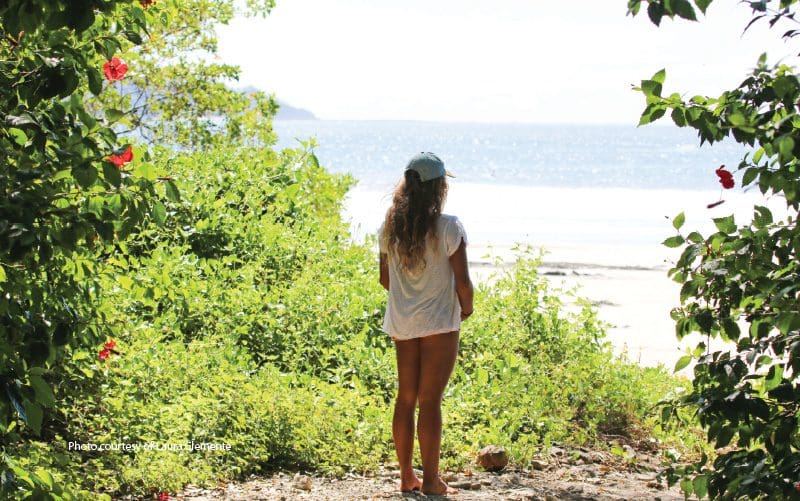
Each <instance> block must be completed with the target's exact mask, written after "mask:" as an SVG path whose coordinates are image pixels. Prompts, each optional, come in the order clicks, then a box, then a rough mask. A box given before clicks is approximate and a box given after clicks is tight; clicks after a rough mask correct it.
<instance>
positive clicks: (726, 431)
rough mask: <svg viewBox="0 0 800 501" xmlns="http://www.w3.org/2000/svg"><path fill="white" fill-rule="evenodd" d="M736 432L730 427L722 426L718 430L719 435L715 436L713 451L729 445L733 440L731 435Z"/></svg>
mask: <svg viewBox="0 0 800 501" xmlns="http://www.w3.org/2000/svg"><path fill="white" fill-rule="evenodd" d="M735 432H736V430H735V429H734V428H731V427H730V426H723V427H722V429H721V430H719V435H717V442H716V444H715V445H714V448H715V449H721V448H722V447H725V446H726V445H728V444H729V443H731V439H733V435H734V433H735Z"/></svg>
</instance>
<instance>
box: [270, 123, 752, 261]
mask: <svg viewBox="0 0 800 501" xmlns="http://www.w3.org/2000/svg"><path fill="white" fill-rule="evenodd" d="M274 127H275V130H276V132H277V134H278V137H279V140H278V146H279V147H297V146H298V145H299V141H304V140H308V139H309V138H314V139H315V141H316V143H317V147H316V149H315V152H316V154H317V156H318V158H319V160H320V163H321V164H322V165H323V166H325V167H326V168H328V169H329V170H330V171H332V172H338V173H350V174H351V175H353V176H354V177H355V178H356V179H357V180H358V184H357V186H356V187H355V188H354V189H353V190H352V192H351V194H350V198H349V203H348V208H347V212H346V215H347V217H348V218H349V219H350V220H351V221H352V222H353V230H354V232H355V233H360V234H363V233H369V232H370V231H374V230H375V229H377V227H378V225H379V224H380V221H381V218H382V216H383V213H384V212H385V209H386V207H388V204H389V203H390V200H391V199H390V195H389V194H390V192H391V190H392V187H393V186H394V185H395V183H396V182H397V181H398V180H399V178H400V176H401V175H402V172H403V168H404V166H405V163H406V161H407V160H408V158H410V157H411V156H412V155H414V154H415V153H417V152H419V151H433V152H435V153H436V154H438V155H439V156H440V157H441V158H442V159H443V160H444V162H445V164H446V167H447V168H448V170H451V171H453V172H454V173H455V174H456V178H455V179H452V180H451V181H450V185H451V189H450V194H449V196H448V205H447V206H446V211H449V212H450V213H454V214H457V215H459V217H461V218H462V219H464V222H465V224H466V223H469V224H468V228H469V230H470V234H471V236H472V237H473V240H474V241H476V242H481V243H485V244H491V245H501V246H502V245H510V244H513V243H518V242H519V243H530V244H533V245H536V246H545V247H559V246H571V245H574V246H580V245H587V246H598V245H613V246H622V245H627V246H647V245H650V246H654V245H658V244H659V243H660V242H661V241H663V240H664V239H665V238H666V237H667V236H670V235H671V234H672V230H671V227H670V225H669V219H670V218H671V217H673V216H675V215H676V214H678V213H679V212H681V211H689V212H691V213H692V214H693V215H695V216H696V217H695V221H694V222H695V223H697V225H698V228H703V227H708V224H709V223H708V221H710V218H709V217H706V216H709V215H713V216H715V217H717V215H718V214H721V213H724V212H725V211H726V210H728V209H730V210H738V211H739V212H742V213H744V212H745V211H746V210H747V209H746V208H743V207H745V206H746V205H747V204H741V203H739V204H734V203H733V202H734V200H736V199H737V197H739V198H741V195H740V194H738V193H734V192H737V191H738V190H732V192H725V193H722V191H723V190H722V189H721V187H720V185H719V182H718V180H717V177H716V175H715V173H714V170H715V169H717V168H718V167H719V166H720V165H722V164H725V165H726V166H727V167H728V169H729V170H731V171H734V172H735V170H736V166H737V165H738V163H739V162H740V161H741V159H742V158H743V156H744V155H745V153H746V152H747V150H745V149H744V148H743V147H742V146H740V145H738V144H737V143H735V142H734V141H723V142H721V143H715V144H714V145H711V146H709V145H705V146H703V147H700V141H699V139H698V138H697V135H696V133H695V132H694V131H693V130H691V129H688V128H683V129H680V128H677V127H670V126H663V125H662V126H655V125H651V126H646V127H635V126H634V125H630V126H628V125H537V124H487V123H437V122H400V121H325V120H309V121H276V122H275V123H274ZM739 180H740V178H739V177H738V175H737V185H738V183H739ZM723 196H726V197H727V198H728V199H729V200H728V204H727V205H722V206H720V208H719V209H717V210H716V211H713V212H712V211H708V210H707V209H706V205H708V204H709V203H712V202H716V201H718V200H720V199H721V198H722V197H723ZM750 206H752V205H750Z"/></svg>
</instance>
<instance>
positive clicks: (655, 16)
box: [647, 2, 664, 26]
mask: <svg viewBox="0 0 800 501" xmlns="http://www.w3.org/2000/svg"><path fill="white" fill-rule="evenodd" d="M647 17H649V18H650V21H651V22H652V23H653V24H655V25H656V26H659V25H661V18H662V17H664V7H662V6H661V4H660V3H658V2H652V3H650V4H649V5H648V6H647Z"/></svg>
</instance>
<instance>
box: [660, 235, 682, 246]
mask: <svg viewBox="0 0 800 501" xmlns="http://www.w3.org/2000/svg"><path fill="white" fill-rule="evenodd" d="M685 241H686V240H684V239H683V237H682V236H680V235H675V236H674V237H669V238H668V239H666V240H664V241H663V242H662V243H661V245H664V246H666V247H669V248H671V249H672V248H675V247H680V246H681V245H683V243H684V242H685Z"/></svg>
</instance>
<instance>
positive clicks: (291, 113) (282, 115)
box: [238, 85, 319, 120]
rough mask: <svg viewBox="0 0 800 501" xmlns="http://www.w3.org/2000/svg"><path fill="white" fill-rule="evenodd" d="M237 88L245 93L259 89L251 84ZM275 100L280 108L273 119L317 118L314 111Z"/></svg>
mask: <svg viewBox="0 0 800 501" xmlns="http://www.w3.org/2000/svg"><path fill="white" fill-rule="evenodd" d="M238 90H239V92H242V93H245V94H247V93H250V92H256V91H258V90H260V89H257V88H256V87H253V86H252V85H248V86H247V87H242V88H240V89H238ZM277 101H278V105H279V106H280V108H278V113H277V114H276V115H275V120H319V119H318V118H317V117H316V116H315V115H314V113H312V112H310V111H309V110H306V109H304V108H297V107H295V106H292V105H290V104H287V103H286V102H285V101H281V100H280V99H277Z"/></svg>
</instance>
